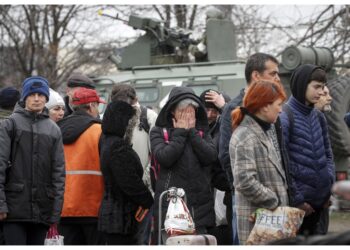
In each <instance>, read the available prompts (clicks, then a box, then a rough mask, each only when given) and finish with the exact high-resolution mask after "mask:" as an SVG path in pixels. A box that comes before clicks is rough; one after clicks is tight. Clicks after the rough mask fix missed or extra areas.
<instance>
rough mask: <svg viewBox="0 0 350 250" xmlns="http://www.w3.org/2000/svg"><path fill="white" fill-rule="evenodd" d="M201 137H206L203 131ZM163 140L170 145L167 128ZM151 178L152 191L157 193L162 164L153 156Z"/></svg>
mask: <svg viewBox="0 0 350 250" xmlns="http://www.w3.org/2000/svg"><path fill="white" fill-rule="evenodd" d="M199 135H200V137H201V138H203V137H204V134H203V131H202V130H199ZM163 138H164V142H165V143H166V144H169V134H168V130H167V129H166V128H163ZM149 174H150V177H151V187H152V190H153V191H154V192H155V191H156V182H157V180H158V179H159V175H160V164H159V163H158V161H157V159H156V158H155V156H154V155H153V154H151V167H150V173H149Z"/></svg>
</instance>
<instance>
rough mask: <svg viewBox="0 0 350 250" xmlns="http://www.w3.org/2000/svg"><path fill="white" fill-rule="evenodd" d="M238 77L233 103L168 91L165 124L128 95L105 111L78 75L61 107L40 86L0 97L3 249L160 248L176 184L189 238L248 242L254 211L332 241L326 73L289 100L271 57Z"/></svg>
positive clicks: (43, 83)
mask: <svg viewBox="0 0 350 250" xmlns="http://www.w3.org/2000/svg"><path fill="white" fill-rule="evenodd" d="M245 77H246V82H247V86H246V87H245V88H243V89H242V90H241V91H240V92H239V94H238V95H237V96H236V97H230V96H227V95H226V94H225V93H220V92H219V91H217V90H213V89H208V90H205V91H204V92H203V93H202V94H201V95H200V96H197V95H196V94H195V93H194V91H193V90H192V89H191V88H189V87H174V88H173V89H172V90H171V92H170V94H169V97H168V100H167V102H166V104H165V105H164V107H163V108H162V109H161V110H160V111H159V114H157V113H156V112H155V111H153V110H152V109H150V108H146V107H144V106H142V105H141V104H140V103H139V102H138V98H137V95H136V91H135V89H134V88H133V87H132V86H131V85H128V84H117V85H115V86H114V87H113V90H112V95H111V100H109V103H108V104H107V103H106V100H102V99H101V98H100V96H99V94H98V92H97V91H96V90H95V84H94V82H93V81H92V80H91V79H90V78H89V77H87V76H85V75H82V74H73V75H72V76H71V77H70V78H69V79H68V80H67V89H66V90H67V91H66V96H65V97H61V95H60V94H59V93H58V92H56V91H55V90H53V89H50V87H49V86H50V84H49V82H48V81H47V80H46V79H45V78H44V77H40V76H32V77H29V78H27V79H25V80H24V81H23V83H22V89H21V91H18V90H17V89H16V88H14V87H5V88H3V89H1V90H0V119H1V125H0V244H6V245H26V244H31V245H33V244H34V245H42V244H44V239H45V237H46V233H47V231H48V229H49V228H50V227H51V226H52V225H58V231H59V233H60V234H61V235H62V236H64V243H65V244H67V245H105V244H107V245H148V244H159V243H160V242H158V238H157V236H158V231H159V230H162V228H158V218H159V213H162V216H161V218H162V224H161V225H163V223H164V219H165V215H166V211H167V207H168V201H167V200H165V199H164V200H162V201H161V206H160V207H159V206H158V204H159V199H160V195H161V193H162V192H163V191H165V190H167V189H169V188H170V187H178V188H183V189H184V190H185V192H186V197H187V206H188V209H189V211H190V213H191V215H192V217H193V220H194V223H195V227H196V232H197V233H198V234H211V235H214V236H215V237H216V239H217V242H218V244H220V245H238V244H241V245H243V244H245V242H246V240H247V238H248V236H249V234H250V232H251V230H252V228H253V226H254V220H253V219H252V218H251V215H252V214H253V213H254V212H255V210H256V209H258V208H266V209H269V210H274V209H275V208H277V207H279V206H291V207H297V208H300V209H302V210H304V211H305V218H304V220H303V224H302V225H301V228H300V230H299V234H304V235H316V234H326V233H327V230H328V207H329V206H330V196H331V187H332V184H333V183H334V182H335V167H334V162H333V155H332V149H331V146H330V142H329V136H328V128H327V120H326V119H325V116H324V114H323V113H324V112H331V106H330V103H331V101H332V98H331V97H330V94H329V90H328V89H327V87H326V83H327V79H326V72H325V71H324V70H323V69H322V68H320V67H317V66H315V65H310V64H305V65H301V66H299V67H298V68H297V69H296V70H295V71H294V72H293V74H292V76H291V81H290V90H291V96H290V97H289V99H287V95H286V92H285V90H284V88H283V85H282V84H281V81H280V78H279V69H278V61H277V59H276V58H274V57H273V56H271V55H268V54H264V53H256V54H254V55H251V56H250V57H249V58H248V60H247V63H246V68H245ZM233 84H234V83H233ZM231 98H232V99H231ZM100 103H104V104H107V108H106V109H105V112H104V114H103V117H102V119H101V117H100V114H99V104H100ZM349 117H350V116H345V121H348V120H350V119H349ZM151 159H154V160H156V162H157V164H159V166H160V171H159V173H157V174H158V175H157V176H156V177H157V178H152V177H154V176H152V171H150V169H151V166H152V164H153V163H154V162H153V161H151ZM153 174H154V173H153ZM140 211H141V212H142V213H143V215H145V216H142V219H138V216H137V215H138V214H139V213H140ZM162 243H163V244H164V243H165V242H164V241H162Z"/></svg>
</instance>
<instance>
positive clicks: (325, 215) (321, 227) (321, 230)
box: [316, 208, 329, 235]
mask: <svg viewBox="0 0 350 250" xmlns="http://www.w3.org/2000/svg"><path fill="white" fill-rule="evenodd" d="M328 227H329V208H323V209H322V210H321V211H320V219H319V220H318V223H317V227H316V234H320V235H325V234H327V233H328Z"/></svg>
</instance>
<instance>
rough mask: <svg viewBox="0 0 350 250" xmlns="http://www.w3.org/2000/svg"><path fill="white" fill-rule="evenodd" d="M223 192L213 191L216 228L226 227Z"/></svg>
mask: <svg viewBox="0 0 350 250" xmlns="http://www.w3.org/2000/svg"><path fill="white" fill-rule="evenodd" d="M224 197H225V192H223V191H220V190H218V189H215V205H214V209H215V223H216V226H221V225H227V224H228V223H227V219H226V206H225V204H224Z"/></svg>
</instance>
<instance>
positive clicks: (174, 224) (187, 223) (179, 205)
mask: <svg viewBox="0 0 350 250" xmlns="http://www.w3.org/2000/svg"><path fill="white" fill-rule="evenodd" d="M183 193H184V192H183ZM164 227H165V231H166V232H167V234H168V235H169V236H174V235H183V234H194V233H195V232H196V230H195V225H194V222H193V219H192V216H191V214H190V212H189V211H188V208H187V206H186V204H185V202H184V201H183V200H182V198H181V197H180V196H174V197H171V198H170V200H169V206H168V211H167V214H166V217H165V221H164Z"/></svg>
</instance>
